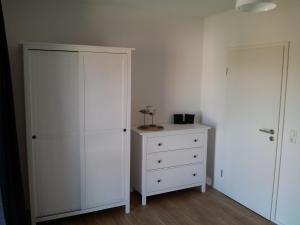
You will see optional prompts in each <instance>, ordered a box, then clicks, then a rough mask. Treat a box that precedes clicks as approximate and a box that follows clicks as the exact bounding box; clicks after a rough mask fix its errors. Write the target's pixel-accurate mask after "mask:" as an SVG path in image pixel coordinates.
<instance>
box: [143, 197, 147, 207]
mask: <svg viewBox="0 0 300 225" xmlns="http://www.w3.org/2000/svg"><path fill="white" fill-rule="evenodd" d="M146 202H147V197H146V195H142V205H146Z"/></svg>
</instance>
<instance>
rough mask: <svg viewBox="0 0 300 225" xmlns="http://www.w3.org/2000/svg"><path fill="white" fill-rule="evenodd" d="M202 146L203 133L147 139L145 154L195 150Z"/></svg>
mask: <svg viewBox="0 0 300 225" xmlns="http://www.w3.org/2000/svg"><path fill="white" fill-rule="evenodd" d="M203 145H204V133H195V134H181V135H170V136H163V137H153V138H148V141H147V152H148V153H150V152H160V151H167V150H175V149H185V148H197V147H202V146H203Z"/></svg>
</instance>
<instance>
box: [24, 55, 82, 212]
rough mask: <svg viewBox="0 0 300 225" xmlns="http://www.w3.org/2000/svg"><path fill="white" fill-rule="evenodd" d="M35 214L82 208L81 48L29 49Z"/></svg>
mask: <svg viewBox="0 0 300 225" xmlns="http://www.w3.org/2000/svg"><path fill="white" fill-rule="evenodd" d="M28 60H29V66H28V69H29V71H28V72H29V73H28V74H29V80H30V86H31V89H30V90H31V93H30V96H31V97H30V102H31V120H32V134H31V135H32V138H33V139H32V146H33V147H32V151H33V152H32V155H33V162H34V168H33V169H34V174H35V176H34V178H35V189H36V190H35V191H36V204H37V207H36V208H37V209H36V211H37V212H36V215H37V216H38V217H39V216H46V215H51V214H57V213H63V212H69V211H74V210H79V209H80V143H79V140H80V138H79V137H80V127H79V118H80V115H79V91H78V85H79V83H78V80H79V78H78V74H79V73H78V53H76V52H64V51H39V50H30V52H29V58H28Z"/></svg>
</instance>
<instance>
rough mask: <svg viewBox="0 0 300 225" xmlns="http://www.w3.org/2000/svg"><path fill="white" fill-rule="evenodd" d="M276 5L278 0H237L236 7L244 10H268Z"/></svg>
mask: <svg viewBox="0 0 300 225" xmlns="http://www.w3.org/2000/svg"><path fill="white" fill-rule="evenodd" d="M276 6H277V4H276V0H237V1H236V6H235V8H236V10H239V11H242V12H266V11H270V10H272V9H275V8H276Z"/></svg>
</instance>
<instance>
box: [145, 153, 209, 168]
mask: <svg viewBox="0 0 300 225" xmlns="http://www.w3.org/2000/svg"><path fill="white" fill-rule="evenodd" d="M203 153H204V150H203V148H191V149H182V150H173V151H167V152H157V153H152V154H148V155H147V169H148V170H152V169H159V168H164V167H171V166H179V165H186V164H191V163H201V162H203V155H204V154H203Z"/></svg>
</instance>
